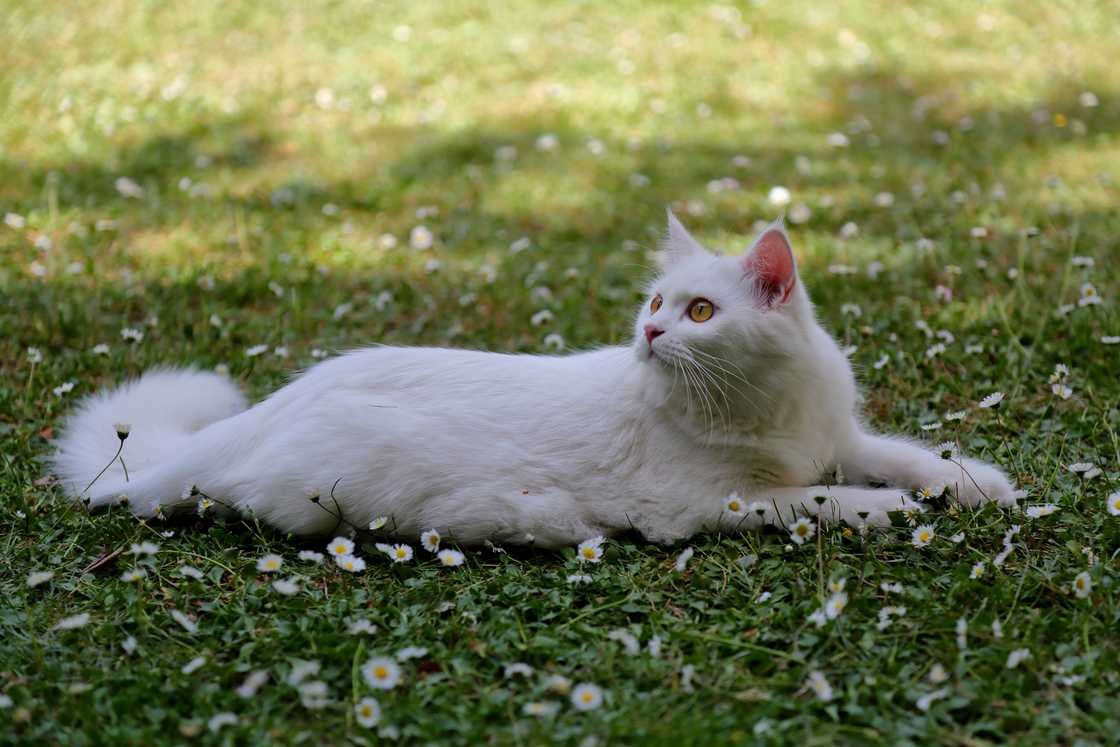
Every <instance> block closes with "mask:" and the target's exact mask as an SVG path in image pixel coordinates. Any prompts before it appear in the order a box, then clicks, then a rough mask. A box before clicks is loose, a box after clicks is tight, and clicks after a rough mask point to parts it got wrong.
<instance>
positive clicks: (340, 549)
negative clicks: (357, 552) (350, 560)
mask: <svg viewBox="0 0 1120 747" xmlns="http://www.w3.org/2000/svg"><path fill="white" fill-rule="evenodd" d="M327 552H328V553H330V554H331V555H334V556H336V557H337V556H339V555H353V554H354V543H353V542H351V541H350V540H348V539H346V538H345V537H335V538H334V539H332V540H331V541H330V542H329V543H327Z"/></svg>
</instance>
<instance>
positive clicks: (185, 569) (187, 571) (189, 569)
mask: <svg viewBox="0 0 1120 747" xmlns="http://www.w3.org/2000/svg"><path fill="white" fill-rule="evenodd" d="M178 571H179V575H181V576H186V577H187V578H193V579H195V580H196V581H201V580H202V578H203V575H202V571H200V570H198V569H197V568H195V567H194V566H193V565H181V566H179V568H178Z"/></svg>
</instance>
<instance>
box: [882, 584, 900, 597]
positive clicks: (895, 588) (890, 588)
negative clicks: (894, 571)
mask: <svg viewBox="0 0 1120 747" xmlns="http://www.w3.org/2000/svg"><path fill="white" fill-rule="evenodd" d="M879 588H880V589H882V590H883V591H884V592H886V593H887V594H901V593H902V584H900V583H898V582H897V581H895V582H891V581H884V582H883V583H881V584H879Z"/></svg>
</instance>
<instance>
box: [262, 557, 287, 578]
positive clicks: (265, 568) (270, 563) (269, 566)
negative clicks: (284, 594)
mask: <svg viewBox="0 0 1120 747" xmlns="http://www.w3.org/2000/svg"><path fill="white" fill-rule="evenodd" d="M282 565H284V559H283V558H282V557H280V556H279V555H271V554H270V555H265V556H263V557H262V558H261V559H260V560H258V561H257V570H258V571H260V572H261V573H276V572H277V571H279V570H280V566H282Z"/></svg>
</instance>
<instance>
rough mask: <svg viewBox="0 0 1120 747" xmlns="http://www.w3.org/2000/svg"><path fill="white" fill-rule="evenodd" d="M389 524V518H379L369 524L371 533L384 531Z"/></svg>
mask: <svg viewBox="0 0 1120 747" xmlns="http://www.w3.org/2000/svg"><path fill="white" fill-rule="evenodd" d="M388 523H389V517H388V516H378V517H377V518H376V519H374V520H373V521H371V522H370V523H369V528H370V531H371V532H376V531H377V530H378V529H382V528H383V527H384V526H385V525H386V524H388Z"/></svg>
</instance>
